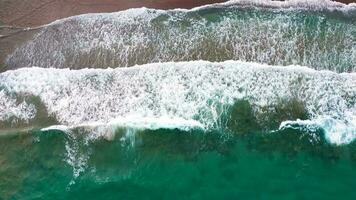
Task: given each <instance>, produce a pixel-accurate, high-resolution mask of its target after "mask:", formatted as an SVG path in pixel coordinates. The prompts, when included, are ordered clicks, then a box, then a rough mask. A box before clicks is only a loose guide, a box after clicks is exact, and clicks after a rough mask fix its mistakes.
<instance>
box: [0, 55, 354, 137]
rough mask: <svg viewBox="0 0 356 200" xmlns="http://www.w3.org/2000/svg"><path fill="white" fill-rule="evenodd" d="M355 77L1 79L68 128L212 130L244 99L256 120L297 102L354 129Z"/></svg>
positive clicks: (164, 68)
mask: <svg viewBox="0 0 356 200" xmlns="http://www.w3.org/2000/svg"><path fill="white" fill-rule="evenodd" d="M355 77H356V76H355V73H344V74H337V73H334V72H330V71H316V70H313V69H310V68H307V67H301V66H289V67H281V66H268V65H262V64H257V63H246V62H241V61H226V62H222V63H211V62H206V61H192V62H179V63H174V62H170V63H154V64H147V65H142V66H135V67H131V68H117V69H82V70H69V69H43V68H22V69H19V70H14V71H7V72H4V73H2V74H0V88H5V89H6V90H7V91H10V92H14V93H18V94H22V93H26V94H31V95H34V96H38V97H40V99H41V101H42V102H43V104H44V105H45V106H46V108H47V111H48V112H49V114H50V115H52V116H55V117H56V118H57V120H58V121H59V122H60V124H62V125H66V126H78V125H83V124H89V125H90V123H92V122H96V123H98V124H99V125H100V124H110V123H112V124H115V123H116V124H119V126H133V127H136V128H140V127H141V128H144V129H145V128H151V129H153V128H155V127H163V128H167V127H168V128H169V127H202V128H204V129H211V128H217V126H218V125H219V120H220V118H221V116H222V115H224V112H225V111H224V110H221V105H229V104H230V105H231V104H233V103H234V102H236V100H239V99H243V100H248V101H249V102H250V103H251V105H252V108H253V112H254V113H255V114H256V116H263V115H261V114H263V113H265V112H273V111H274V109H275V107H278V105H279V104H280V103H281V102H283V101H288V100H297V101H298V102H302V103H303V105H305V106H306V109H307V111H308V113H309V115H310V116H311V118H312V120H313V119H318V117H320V116H329V117H331V118H333V119H335V120H341V119H342V120H343V121H344V122H345V123H344V124H345V126H348V125H349V124H350V123H348V122H349V121H351V120H354V119H353V118H352V117H354V116H356V105H355V102H354V101H355V97H356V90H355V88H356V79H355ZM0 101H4V99H0ZM6 101H8V100H6ZM1 103H3V102H1ZM1 103H0V105H1ZM7 112H8V111H7V110H5V111H0V113H1V115H6V114H7ZM351 118H352V119H351ZM115 119H116V120H115ZM258 120H260V121H261V120H262V121H263V120H268V119H264V118H263V117H261V118H258ZM98 124H97V125H98ZM351 125H352V126H353V124H351ZM352 134H353V133H352ZM352 134H351V135H352ZM352 137H353V136H352Z"/></svg>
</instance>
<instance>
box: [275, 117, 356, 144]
mask: <svg viewBox="0 0 356 200" xmlns="http://www.w3.org/2000/svg"><path fill="white" fill-rule="evenodd" d="M295 125H297V126H295ZM301 126H302V127H301ZM303 126H304V127H303ZM285 128H297V129H300V128H302V129H303V128H306V129H309V130H313V129H316V128H322V129H323V130H324V131H325V138H326V139H327V140H328V141H329V142H330V143H333V144H337V145H342V144H348V143H350V142H352V141H353V140H354V139H355V138H356V115H355V113H353V114H352V115H351V116H350V117H349V118H346V119H334V118H332V117H330V116H318V117H317V118H315V119H312V120H296V121H284V122H282V123H281V125H280V127H279V129H280V130H283V129H285Z"/></svg>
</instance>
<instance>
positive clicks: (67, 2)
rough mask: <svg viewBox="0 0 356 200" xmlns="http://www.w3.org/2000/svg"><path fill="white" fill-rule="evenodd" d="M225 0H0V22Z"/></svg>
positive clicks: (18, 22)
mask: <svg viewBox="0 0 356 200" xmlns="http://www.w3.org/2000/svg"><path fill="white" fill-rule="evenodd" d="M224 1H225V0H144V1H142V0H28V1H24V0H0V21H1V22H3V23H4V24H7V25H12V26H26V27H33V26H38V25H42V24H47V23H49V22H52V21H54V20H56V19H60V18H65V17H68V16H73V15H78V14H83V13H97V12H114V11H119V10H125V9H128V8H135V7H143V6H144V7H149V8H158V9H171V8H192V7H196V6H200V5H204V4H209V3H217V2H224Z"/></svg>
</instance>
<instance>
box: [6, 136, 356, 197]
mask: <svg viewBox="0 0 356 200" xmlns="http://www.w3.org/2000/svg"><path fill="white" fill-rule="evenodd" d="M122 134H124V133H122ZM122 134H120V133H117V135H116V137H115V139H113V140H106V139H98V140H95V141H89V142H88V143H86V142H85V139H84V138H85V136H84V135H82V136H77V138H76V140H75V141H74V140H73V138H71V137H69V136H68V135H66V134H64V133H63V132H60V131H50V132H40V131H31V132H30V133H26V134H12V135H6V136H1V140H0V148H1V149H0V150H1V151H0V152H1V153H0V163H1V168H0V170H1V171H0V180H1V182H0V197H2V198H3V199H240V198H248V199H339V198H341V199H355V197H356V193H355V191H354V189H355V188H356V181H355V178H356V171H355V170H356V156H355V155H356V144H349V145H346V146H338V147H337V146H333V145H330V144H328V143H327V142H325V141H324V140H323V139H322V137H320V138H319V139H320V140H314V141H313V140H310V138H305V137H301V135H303V134H301V133H300V132H295V131H293V130H287V131H284V132H281V133H275V134H273V135H271V134H261V133H258V134H257V133H256V134H253V133H251V134H248V135H244V136H230V137H227V136H222V135H221V134H218V133H203V132H201V131H191V132H182V131H178V130H163V129H162V130H157V131H143V132H136V134H135V136H134V137H131V140H129V141H126V142H124V141H123V140H122V139H121V138H122V137H123V135H122ZM306 137H308V136H306ZM68 142H69V143H70V144H69V146H71V148H72V149H75V150H74V152H75V153H73V156H74V157H75V158H76V161H78V160H81V159H83V160H85V161H84V162H83V163H84V164H83V165H82V167H83V170H82V171H81V172H80V175H79V176H78V177H77V178H74V177H73V167H72V166H70V165H69V164H68V162H66V160H68V151H66V148H65V145H66V143H67V144H68ZM71 142H74V143H76V144H74V143H71ZM78 166H80V164H79V165H78Z"/></svg>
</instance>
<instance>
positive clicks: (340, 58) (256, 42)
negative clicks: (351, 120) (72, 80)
mask: <svg viewBox="0 0 356 200" xmlns="http://www.w3.org/2000/svg"><path fill="white" fill-rule="evenodd" d="M239 2H240V4H241V5H245V4H246V5H249V4H252V5H254V4H257V3H258V2H260V3H261V4H263V2H264V3H265V4H271V5H277V4H278V5H279V4H280V5H281V6H282V7H283V5H294V4H295V6H296V5H299V4H300V5H305V7H313V6H312V5H315V6H320V7H328V6H329V7H333V6H332V5H334V4H335V5H334V7H335V8H339V7H340V6H341V5H340V6H339V7H338V6H337V5H339V4H338V3H335V2H334V3H332V2H329V1H310V2H309V1H288V3H287V2H275V1H271V2H270V1H236V2H235V1H234V2H229V3H226V5H228V4H231V5H233V4H237V5H238V3H239ZM292 2H295V3H294V4H292ZM297 2H299V3H297ZM301 2H303V3H301ZM323 2H324V3H323ZM219 5H220V4H219ZM221 5H225V4H221ZM343 7H345V8H346V7H349V6H346V5H345V6H343ZM193 11H194V10H193ZM256 12H257V13H256ZM256 12H247V11H243V10H238V9H228V10H224V12H221V11H216V10H215V11H214V10H213V11H211V13H210V12H207V13H204V12H202V13H199V12H197V13H196V14H191V13H187V12H185V11H180V10H174V11H171V10H170V11H163V10H154V9H147V8H139V9H129V10H126V11H121V12H116V13H99V14H84V15H79V16H73V17H70V18H66V19H61V20H58V21H56V22H53V23H51V24H49V25H48V26H46V27H44V28H43V29H41V31H39V33H38V34H37V35H36V36H35V37H34V39H33V40H31V41H29V42H28V43H26V44H24V45H23V46H22V47H19V48H17V49H16V50H15V51H14V52H13V53H12V54H11V55H9V57H8V58H7V61H6V65H7V66H8V67H9V68H10V69H14V68H20V67H31V66H38V67H55V68H67V67H68V68H72V69H78V68H86V67H91V68H104V67H127V66H133V65H135V64H142V63H153V62H167V61H189V60H200V59H203V60H212V61H223V60H227V59H232V60H244V61H253V62H259V63H269V64H272V65H291V64H298V65H306V66H310V67H313V68H315V69H329V70H333V71H336V72H345V71H346V72H350V71H355V70H356V65H355V60H356V45H355V34H354V32H355V30H356V26H355V24H354V23H352V22H351V20H347V19H345V20H339V18H337V20H335V19H334V18H333V17H331V16H328V15H323V14H320V13H315V14H310V13H309V14H306V13H304V14H303V13H301V12H283V13H281V12H273V11H271V12H263V11H256ZM210 15H211V16H214V18H216V19H214V20H211V17H209V16H210ZM311 18H312V20H313V23H310V22H309V21H310V19H311ZM261 33H263V34H261ZM202 49H204V51H202Z"/></svg>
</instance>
